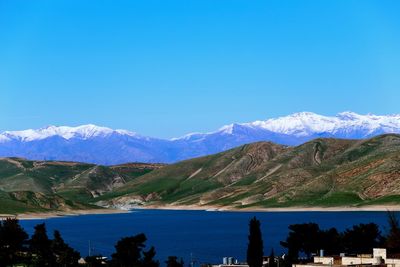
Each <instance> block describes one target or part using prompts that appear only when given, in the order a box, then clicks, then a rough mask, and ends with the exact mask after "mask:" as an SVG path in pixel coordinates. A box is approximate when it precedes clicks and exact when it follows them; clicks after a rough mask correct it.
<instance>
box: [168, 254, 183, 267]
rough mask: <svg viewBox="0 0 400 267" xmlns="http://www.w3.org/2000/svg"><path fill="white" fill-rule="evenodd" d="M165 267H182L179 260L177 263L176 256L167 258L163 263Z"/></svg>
mask: <svg viewBox="0 0 400 267" xmlns="http://www.w3.org/2000/svg"><path fill="white" fill-rule="evenodd" d="M165 264H166V265H167V267H183V265H184V264H183V260H182V259H181V260H180V261H178V257H176V256H169V257H168V259H167V260H166V261H165Z"/></svg>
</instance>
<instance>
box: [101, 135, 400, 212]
mask: <svg viewBox="0 0 400 267" xmlns="http://www.w3.org/2000/svg"><path fill="white" fill-rule="evenodd" d="M98 200H99V202H97V203H98V204H101V205H106V206H111V207H130V206H133V205H156V206H164V205H169V206H185V205H190V206H196V207H204V208H209V207H216V208H221V207H225V208H236V209H240V208H247V207H292V206H359V205H368V204H377V205H379V204H387V203H398V202H399V201H400V135H394V134H388V135H381V136H378V137H374V138H371V139H366V140H344V139H332V138H319V139H315V140H313V141H310V142H307V143H305V144H302V145H300V146H296V147H289V146H283V145H277V144H273V143H270V142H258V143H252V144H249V145H244V146H240V147H238V148H234V149H232V150H229V151H226V152H222V153H219V154H215V155H210V156H206V157H201V158H196V159H192V160H186V161H182V162H179V163H176V164H173V165H168V166H165V167H163V168H161V169H158V170H154V171H152V172H150V173H148V174H146V175H143V176H140V177H138V178H137V179H134V180H132V181H130V182H128V183H127V184H125V185H124V186H123V187H120V188H117V189H115V190H113V191H112V192H110V193H107V194H104V195H103V196H101V197H100V198H98Z"/></svg>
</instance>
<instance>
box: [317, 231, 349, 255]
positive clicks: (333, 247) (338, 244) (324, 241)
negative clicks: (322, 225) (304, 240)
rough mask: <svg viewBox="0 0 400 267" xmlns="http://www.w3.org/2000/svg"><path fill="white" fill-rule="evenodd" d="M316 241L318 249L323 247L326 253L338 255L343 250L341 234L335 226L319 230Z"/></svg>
mask: <svg viewBox="0 0 400 267" xmlns="http://www.w3.org/2000/svg"><path fill="white" fill-rule="evenodd" d="M316 242H317V243H318V249H323V250H324V251H325V253H326V254H327V255H339V253H340V252H342V251H343V246H342V236H341V234H340V233H339V232H338V230H337V229H336V228H331V229H328V230H320V232H319V238H318V240H316ZM317 252H318V251H317Z"/></svg>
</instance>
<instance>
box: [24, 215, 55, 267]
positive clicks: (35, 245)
mask: <svg viewBox="0 0 400 267" xmlns="http://www.w3.org/2000/svg"><path fill="white" fill-rule="evenodd" d="M29 243H30V244H29V249H30V251H31V253H32V263H33V266H38V267H45V266H54V264H55V257H54V255H53V253H52V251H51V240H50V239H49V238H48V236H47V231H46V225H45V224H44V223H42V224H38V225H36V226H35V232H34V233H33V235H32V238H31V240H30V242H29Z"/></svg>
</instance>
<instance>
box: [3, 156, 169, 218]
mask: <svg viewBox="0 0 400 267" xmlns="http://www.w3.org/2000/svg"><path fill="white" fill-rule="evenodd" d="M161 166H162V165H159V164H140V163H136V164H124V165H117V166H111V167H105V166H99V165H94V164H86V163H77V162H61V161H30V160H25V159H21V158H0V214H2V213H21V212H28V211H54V210H60V211H68V210H76V209H87V208H94V207H95V206H93V205H91V204H89V202H90V201H91V200H93V199H94V198H95V197H97V196H100V195H102V194H104V193H106V192H109V191H112V190H113V189H115V188H118V187H120V186H123V185H124V184H126V183H127V182H129V181H131V180H133V179H136V178H137V177H139V176H141V175H143V174H146V173H148V172H150V171H152V170H153V169H155V168H160V167H161Z"/></svg>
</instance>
